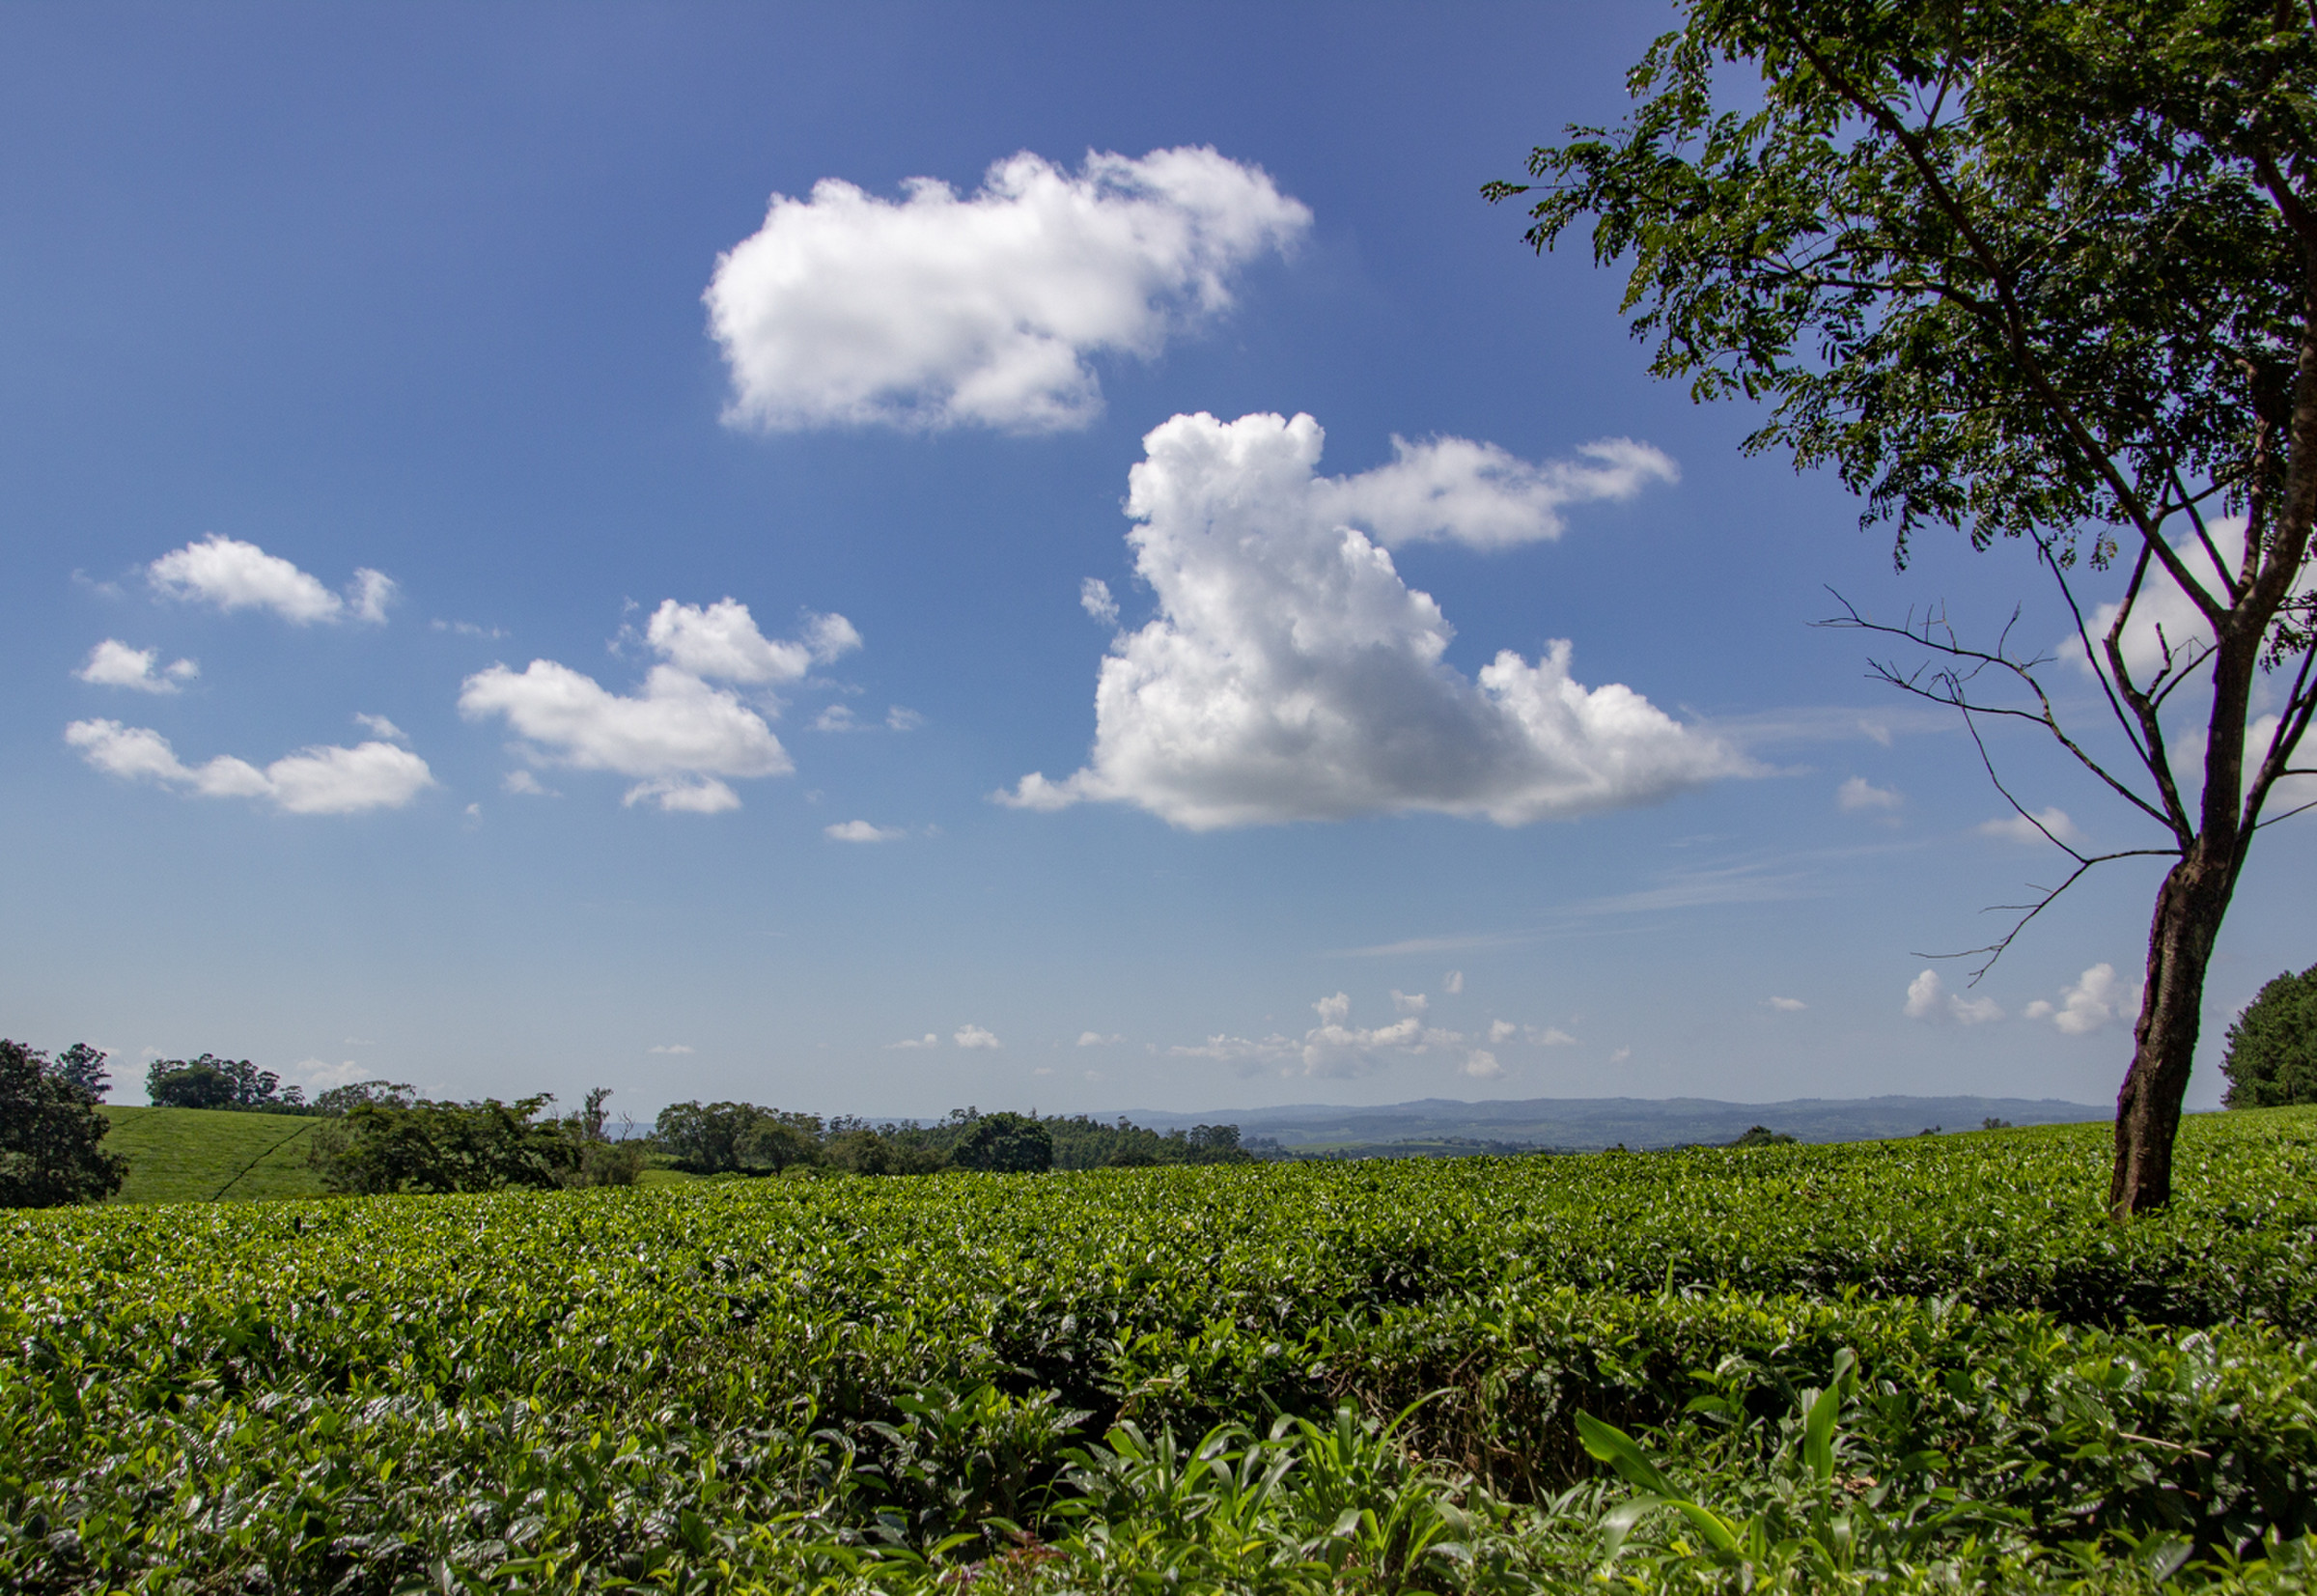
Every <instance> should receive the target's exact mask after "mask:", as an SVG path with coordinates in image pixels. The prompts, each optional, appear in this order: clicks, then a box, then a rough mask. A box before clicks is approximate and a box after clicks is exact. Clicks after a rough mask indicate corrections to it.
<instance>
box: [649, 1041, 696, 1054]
mask: <svg viewBox="0 0 2317 1596" xmlns="http://www.w3.org/2000/svg"><path fill="white" fill-rule="evenodd" d="M645 1051H646V1052H653V1053H666V1054H670V1055H673V1054H676V1053H688V1052H690V1051H691V1048H690V1047H689V1046H687V1045H686V1044H684V1043H682V1042H662V1043H660V1044H658V1045H657V1046H656V1047H651V1048H646V1049H645Z"/></svg>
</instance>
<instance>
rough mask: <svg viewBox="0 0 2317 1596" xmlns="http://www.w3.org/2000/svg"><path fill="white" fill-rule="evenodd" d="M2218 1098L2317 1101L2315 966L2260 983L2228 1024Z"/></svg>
mask: <svg viewBox="0 0 2317 1596" xmlns="http://www.w3.org/2000/svg"><path fill="white" fill-rule="evenodd" d="M2220 1073H2221V1074H2222V1075H2224V1076H2226V1077H2228V1091H2227V1094H2226V1095H2225V1096H2223V1097H2222V1098H2221V1100H2220V1101H2221V1102H2222V1103H2224V1104H2226V1105H2227V1106H2229V1107H2231V1108H2283V1107H2289V1106H2293V1105H2295V1104H2303V1103H2317V965H2311V966H2309V967H2308V968H2307V969H2304V970H2303V971H2302V972H2301V973H2300V974H2299V975H2294V974H2292V973H2290V972H2287V973H2286V974H2283V975H2279V976H2278V977H2277V978H2276V979H2275V980H2274V981H2272V982H2270V983H2269V984H2268V985H2267V986H2265V987H2263V988H2262V989H2261V990H2260V992H2259V994H2257V995H2256V996H2255V997H2254V998H2253V1000H2252V1001H2251V1002H2249V1003H2247V1005H2246V1006H2245V1012H2244V1013H2242V1014H2240V1015H2238V1016H2237V1018H2236V1022H2235V1023H2234V1024H2232V1025H2230V1026H2229V1027H2228V1044H2227V1050H2226V1051H2225V1052H2223V1053H2222V1054H2221V1055H2220Z"/></svg>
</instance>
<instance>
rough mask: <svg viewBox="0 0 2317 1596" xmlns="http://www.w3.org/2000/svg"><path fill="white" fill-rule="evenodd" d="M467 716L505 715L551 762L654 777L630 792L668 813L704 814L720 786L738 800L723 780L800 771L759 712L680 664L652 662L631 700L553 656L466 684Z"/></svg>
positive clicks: (462, 704)
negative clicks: (703, 805)
mask: <svg viewBox="0 0 2317 1596" xmlns="http://www.w3.org/2000/svg"><path fill="white" fill-rule="evenodd" d="M459 713H460V714H463V715H465V716H466V717H467V718H468V719H470V720H481V719H484V718H485V717H487V716H489V715H493V714H499V715H504V716H506V718H507V723H508V725H509V726H510V727H512V728H513V729H514V731H515V733H516V736H517V737H519V738H521V739H523V740H524V743H525V752H526V753H527V754H528V755H529V756H530V757H531V758H533V759H535V760H537V761H539V762H540V763H542V764H545V765H559V766H564V767H567V768H570V769H572V770H614V771H617V772H619V773H620V774H622V775H630V776H644V777H647V778H649V779H647V780H646V781H645V782H643V783H641V784H639V785H638V786H636V787H633V788H631V789H629V791H628V802H630V803H633V802H637V801H640V800H642V799H644V798H653V799H656V800H657V801H658V803H659V806H660V807H661V808H663V809H682V808H696V807H698V806H699V805H700V803H701V802H702V801H703V798H702V797H701V795H709V796H710V797H712V796H713V792H714V791H715V790H721V793H722V794H723V796H724V797H725V798H732V790H731V789H730V788H729V787H725V786H724V784H723V783H722V782H720V781H716V780H714V779H713V778H714V777H717V776H772V775H783V774H786V773H787V772H788V771H789V770H792V769H793V768H794V767H793V766H792V765H791V764H790V761H789V756H788V751H787V750H786V749H784V748H782V747H781V745H780V740H779V739H778V738H775V737H774V736H773V735H772V729H771V728H770V727H769V726H767V725H766V724H765V722H764V719H763V717H762V716H760V715H759V714H757V713H756V712H755V711H754V710H752V709H750V708H749V707H748V706H747V705H745V704H743V703H741V702H740V699H739V698H738V697H737V696H735V695H734V694H733V693H731V692H729V691H727V690H726V689H724V688H721V687H712V686H709V685H708V684H707V683H706V682H703V681H701V680H700V678H698V677H697V676H693V675H691V674H690V673H689V672H687V671H682V670H679V669H677V668H676V667H675V666H673V665H655V666H653V667H652V670H651V672H650V674H648V675H647V676H646V677H645V678H644V686H643V690H642V691H641V692H639V693H637V694H636V695H635V696H633V697H631V698H630V697H622V696H621V695H619V694H617V693H613V692H609V691H606V690H605V689H604V688H603V687H602V686H600V685H599V684H598V683H597V682H596V680H595V679H594V678H593V677H588V676H582V675H581V674H580V673H579V672H577V671H575V670H573V669H572V668H571V667H570V666H569V665H559V664H557V663H556V662H555V661H554V660H552V659H534V660H532V661H531V663H530V664H529V665H528V666H527V667H525V668H524V669H523V670H522V671H521V672H519V673H518V672H516V671H511V670H509V669H508V668H507V667H506V666H505V665H492V666H491V667H490V668H489V669H488V670H484V671H478V672H477V673H476V674H474V675H473V676H470V677H468V678H467V679H466V681H465V683H464V685H463V686H461V688H460V690H459ZM732 801H733V802H735V803H737V802H738V801H739V800H738V798H732ZM716 807H721V808H729V807H731V804H730V803H722V802H719V803H717V804H716Z"/></svg>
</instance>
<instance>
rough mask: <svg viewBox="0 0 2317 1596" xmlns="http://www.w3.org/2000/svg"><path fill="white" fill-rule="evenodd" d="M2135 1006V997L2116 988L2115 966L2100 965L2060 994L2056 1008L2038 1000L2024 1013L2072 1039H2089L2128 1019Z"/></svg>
mask: <svg viewBox="0 0 2317 1596" xmlns="http://www.w3.org/2000/svg"><path fill="white" fill-rule="evenodd" d="M2136 1003H2137V999H2136V997H2135V995H2134V994H2131V993H2128V992H2125V991H2123V990H2122V989H2121V988H2119V987H2118V986H2117V984H2116V966H2113V965H2109V964H2099V965H2094V966H2092V967H2091V968H2089V969H2087V970H2085V971H2084V972H2083V973H2082V974H2081V975H2080V976H2078V977H2077V978H2076V982H2075V984H2074V985H2073V986H2070V987H2067V988H2065V989H2063V990H2062V991H2061V993H2060V994H2059V1005H2058V1007H2057V1008H2054V1007H2053V1006H2052V1004H2051V1003H2049V1002H2047V1001H2045V1000H2044V999H2042V998H2038V999H2036V1001H2034V1002H2032V1003H2030V1004H2028V1005H2027V1007H2026V1009H2025V1011H2024V1012H2025V1014H2026V1016H2027V1018H2028V1019H2030V1020H2050V1021H2051V1022H2052V1023H2053V1024H2054V1025H2057V1026H2058V1027H2059V1028H2060V1029H2061V1030H2062V1031H2065V1032H2066V1033H2067V1034H2068V1035H2070V1036H2089V1035H2090V1034H2091V1033H2092V1032H2094V1031H2096V1030H2099V1029H2101V1028H2102V1027H2104V1026H2106V1025H2108V1024H2109V1023H2111V1022H2115V1021H2119V1020H2123V1019H2125V1018H2127V1012H2126V1011H2127V1010H2128V1009H2130V1008H2133V1007H2136Z"/></svg>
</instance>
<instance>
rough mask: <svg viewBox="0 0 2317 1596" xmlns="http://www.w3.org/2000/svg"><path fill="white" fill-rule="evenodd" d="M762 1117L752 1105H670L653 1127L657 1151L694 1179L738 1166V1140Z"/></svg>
mask: <svg viewBox="0 0 2317 1596" xmlns="http://www.w3.org/2000/svg"><path fill="white" fill-rule="evenodd" d="M763 1113H764V1110H763V1109H761V1108H759V1107H758V1106H756V1105H755V1104H753V1103H698V1102H694V1103H671V1104H669V1105H668V1106H666V1107H665V1108H662V1109H661V1110H660V1111H659V1118H658V1119H657V1120H656V1121H654V1123H653V1127H652V1136H653V1139H654V1140H655V1141H656V1142H658V1144H659V1147H660V1150H661V1151H662V1152H664V1153H666V1154H667V1155H668V1156H669V1157H670V1158H673V1159H674V1160H675V1161H676V1162H677V1163H678V1164H679V1165H681V1166H682V1167H684V1168H685V1169H688V1170H690V1171H691V1172H692V1173H694V1174H696V1175H715V1174H722V1173H723V1172H725V1171H726V1170H731V1169H738V1168H739V1167H740V1138H741V1137H743V1136H745V1135H746V1134H748V1133H749V1131H750V1130H751V1129H753V1128H754V1127H755V1125H756V1122H757V1119H758V1118H759V1117H760V1116H761V1115H762V1114H763Z"/></svg>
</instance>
